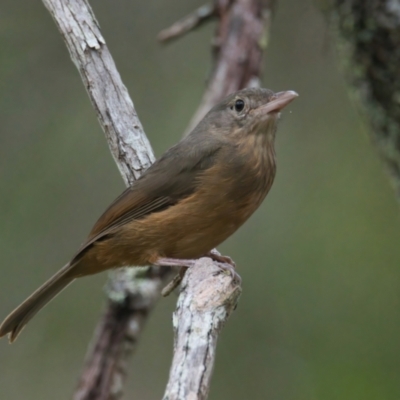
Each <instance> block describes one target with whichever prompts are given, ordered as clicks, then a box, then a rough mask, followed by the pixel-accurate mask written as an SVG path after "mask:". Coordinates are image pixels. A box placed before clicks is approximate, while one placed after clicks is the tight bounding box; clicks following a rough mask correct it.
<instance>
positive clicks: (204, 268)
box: [163, 258, 241, 400]
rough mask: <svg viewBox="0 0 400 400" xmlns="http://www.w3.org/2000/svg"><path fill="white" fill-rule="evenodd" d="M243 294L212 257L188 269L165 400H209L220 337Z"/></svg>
mask: <svg viewBox="0 0 400 400" xmlns="http://www.w3.org/2000/svg"><path fill="white" fill-rule="evenodd" d="M240 293H241V288H240V282H237V281H236V280H235V279H233V278H232V276H230V275H227V274H224V273H223V272H222V271H221V269H220V268H219V267H217V266H216V265H215V264H214V263H213V262H212V261H211V259H209V258H202V259H200V260H199V261H197V263H196V265H195V266H194V267H193V268H189V270H188V272H187V273H186V275H185V278H184V279H183V282H182V290H181V293H180V295H179V299H178V304H177V306H176V311H175V313H174V318H173V324H174V332H175V343H174V358H173V360H172V366H171V370H170V374H169V380H168V385H167V388H166V391H165V394H164V397H163V399H164V400H179V399H191V400H204V399H206V398H207V396H208V392H209V389H210V382H211V375H212V371H213V366H214V361H215V353H216V347H217V339H218V334H219V332H220V331H221V329H222V327H223V325H224V323H225V322H226V320H227V319H228V317H229V315H230V314H231V313H232V311H233V310H234V309H235V307H236V304H237V301H238V298H239V295H240Z"/></svg>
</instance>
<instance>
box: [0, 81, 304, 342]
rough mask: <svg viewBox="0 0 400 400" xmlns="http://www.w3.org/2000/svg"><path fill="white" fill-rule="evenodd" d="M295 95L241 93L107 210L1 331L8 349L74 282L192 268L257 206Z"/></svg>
mask: <svg viewBox="0 0 400 400" xmlns="http://www.w3.org/2000/svg"><path fill="white" fill-rule="evenodd" d="M297 96H298V94H297V93H296V92H294V91H292V90H288V91H283V92H278V93H274V92H273V91H272V90H269V89H264V88H247V89H243V90H240V91H238V92H235V93H232V94H231V95H229V96H227V97H226V98H225V99H223V100H222V101H221V102H220V103H218V104H217V105H215V106H214V107H213V108H211V109H210V111H209V112H208V113H207V114H206V115H205V117H204V118H203V119H202V120H201V121H200V122H199V123H198V125H197V126H196V127H195V128H194V129H193V131H192V132H191V133H190V134H189V135H188V136H186V137H184V138H183V139H181V140H180V141H179V142H178V143H177V144H176V145H174V146H173V147H171V148H170V149H169V150H167V151H166V152H165V153H164V154H163V155H162V156H161V157H160V158H159V159H157V160H156V161H155V162H154V164H152V165H151V166H150V167H149V168H148V169H147V170H146V171H145V172H144V173H143V174H142V175H141V177H140V178H139V179H137V180H136V181H135V182H134V183H133V184H132V185H131V186H130V187H129V188H127V189H126V190H125V191H124V192H123V193H122V194H121V195H120V196H119V197H117V198H116V199H115V200H114V202H112V203H111V205H110V206H109V207H108V208H107V209H106V210H105V212H104V213H103V214H102V215H101V216H100V218H99V219H98V221H97V222H96V223H95V224H94V226H93V228H92V230H91V232H90V234H89V236H88V238H87V240H86V241H85V242H84V243H83V245H82V246H81V247H80V249H79V250H78V251H77V252H76V253H75V255H74V256H73V257H72V259H71V260H70V261H69V262H68V263H67V264H66V265H65V266H64V267H63V268H61V269H60V270H59V271H58V272H57V273H56V274H55V275H53V277H51V278H50V279H49V280H48V281H47V282H45V283H44V284H43V285H42V286H41V287H39V289H37V290H36V291H35V292H34V293H33V294H32V295H31V296H30V297H28V298H27V299H26V300H25V301H24V302H23V303H22V304H21V305H20V306H18V307H17V308H16V309H15V310H14V311H12V312H11V313H10V314H9V315H8V316H7V317H6V318H5V319H4V321H3V322H2V324H1V325H0V337H3V336H5V335H7V334H8V335H9V341H10V343H12V342H13V341H14V340H15V339H16V338H17V336H18V335H19V333H20V332H21V330H22V329H23V328H24V327H25V325H26V324H27V323H28V321H29V320H30V319H31V318H32V317H33V316H34V315H35V314H36V313H37V312H38V311H39V310H40V309H42V308H43V307H44V306H45V305H46V304H47V303H48V302H49V301H50V300H52V299H53V298H54V297H55V296H56V295H57V294H59V293H60V292H61V291H62V290H63V289H64V288H65V287H66V286H68V285H69V284H70V283H71V282H72V281H74V280H75V279H77V278H80V277H83V276H87V275H92V274H96V273H99V272H102V271H105V270H108V269H112V268H117V267H125V266H146V265H159V266H181V267H191V266H193V265H194V261H195V260H196V259H198V258H199V257H203V256H208V257H211V258H212V259H214V260H216V261H219V262H226V261H227V260H228V262H229V258H227V257H223V256H219V255H218V254H216V253H215V252H212V251H211V250H212V249H214V248H215V247H216V246H218V245H219V244H221V243H222V242H223V241H225V240H226V239H227V238H228V237H229V236H231V235H232V234H233V233H234V232H235V231H236V230H237V229H238V228H239V227H240V226H241V225H242V224H243V223H244V222H245V221H246V220H247V219H248V218H249V217H250V216H251V215H252V214H253V213H254V211H255V210H256V209H257V208H258V207H259V206H260V204H261V203H262V201H263V200H264V198H265V197H266V195H267V193H268V192H269V190H270V188H271V186H272V183H273V181H274V177H275V172H276V155H275V147H274V142H275V134H276V130H277V125H278V120H279V118H280V113H281V110H282V109H283V108H284V107H285V106H287V105H288V104H289V103H290V102H291V101H292V100H294V99H295V98H296V97H297Z"/></svg>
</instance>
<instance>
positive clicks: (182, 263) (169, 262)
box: [154, 252, 242, 297]
mask: <svg viewBox="0 0 400 400" xmlns="http://www.w3.org/2000/svg"><path fill="white" fill-rule="evenodd" d="M206 256H207V257H209V258H211V259H212V260H214V261H215V262H216V264H217V265H218V267H219V268H220V269H221V270H222V271H223V272H224V273H227V274H228V275H230V276H231V277H232V279H233V280H234V281H235V282H237V283H238V284H241V283H242V278H241V277H240V275H239V274H238V273H237V272H236V270H235V267H236V264H235V262H234V261H233V260H232V259H231V258H230V257H228V256H221V255H220V254H217V253H214V252H209V253H207V255H206ZM197 261H198V260H192V259H181V258H166V257H160V258H159V259H158V260H157V261H156V262H155V263H154V265H158V266H164V267H181V269H180V271H179V273H178V274H177V275H176V276H175V277H174V278H173V279H172V281H171V282H169V283H168V284H167V285H166V286H165V287H164V289H163V290H162V291H161V294H162V295H163V296H164V297H166V296H168V295H169V294H171V293H172V292H173V291H174V290H175V289H176V288H177V287H178V286H179V285H180V284H181V282H182V280H183V277H184V276H185V273H186V270H187V269H188V268H191V267H193V266H194V265H195V263H196V262H197Z"/></svg>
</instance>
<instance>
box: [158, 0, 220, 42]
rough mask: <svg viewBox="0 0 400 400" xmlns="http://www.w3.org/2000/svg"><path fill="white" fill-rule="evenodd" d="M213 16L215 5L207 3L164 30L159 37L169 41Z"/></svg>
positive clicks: (161, 39)
mask: <svg viewBox="0 0 400 400" xmlns="http://www.w3.org/2000/svg"><path fill="white" fill-rule="evenodd" d="M213 16H215V7H214V6H213V5H211V4H206V5H204V6H201V7H200V8H198V9H197V10H195V11H194V12H192V13H191V14H189V15H187V16H186V17H184V18H182V19H181V20H179V21H178V22H175V23H174V24H173V25H172V26H170V27H169V28H167V29H164V30H162V31H161V32H160V33H159V34H158V36H157V38H158V40H159V41H160V42H168V41H170V40H172V39H177V38H178V37H180V36H182V35H184V34H185V33H188V32H190V31H192V30H194V29H196V28H198V27H199V26H201V25H202V24H204V22H206V21H208V20H210V19H211V18H212V17H213Z"/></svg>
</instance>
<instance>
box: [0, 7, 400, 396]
mask: <svg viewBox="0 0 400 400" xmlns="http://www.w3.org/2000/svg"><path fill="white" fill-rule="evenodd" d="M201 4H202V1H192V2H185V1H184V0H174V1H172V0H170V1H155V0H149V1H146V2H143V1H142V2H139V1H131V0H130V1H128V0H120V1H115V0H114V1H113V0H97V1H93V2H92V5H93V7H94V11H95V13H96V15H97V17H98V20H99V22H100V24H101V27H102V30H103V34H104V36H105V38H106V40H107V42H108V45H109V47H110V50H111V52H112V54H113V56H114V58H115V60H116V63H117V66H118V68H119V70H120V73H121V75H122V78H123V80H124V82H125V84H126V85H127V87H128V88H129V91H130V94H131V96H132V97H133V100H134V102H135V106H136V109H137V111H138V114H139V117H140V118H141V121H142V123H143V125H144V127H145V130H146V133H147V135H148V136H149V138H150V141H151V143H152V145H153V147H154V150H155V152H156V154H157V155H160V154H161V153H162V152H163V151H164V150H165V149H166V148H168V147H169V146H171V145H172V144H174V143H175V142H176V141H178V140H179V138H180V137H181V134H182V132H183V130H184V128H185V127H186V124H187V123H188V121H189V119H190V117H191V115H192V113H193V112H194V110H195V109H196V106H197V105H198V103H199V100H200V98H201V95H202V91H203V88H204V84H205V79H206V77H207V75H208V72H209V71H210V67H211V64H210V40H211V37H212V32H213V28H214V25H213V24H210V25H208V26H206V27H203V28H201V29H200V30H198V31H196V32H194V33H191V34H190V35H187V36H186V37H184V38H182V39H180V40H179V41H177V42H174V43H172V44H170V45H168V46H165V47H161V46H159V45H158V44H157V42H156V40H155V37H156V35H157V33H158V32H159V31H160V30H161V29H162V28H164V27H166V26H168V25H170V24H171V23H172V22H174V21H175V20H176V19H178V18H180V17H182V16H184V15H185V14H187V13H188V12H190V11H191V10H193V9H194V8H195V7H197V6H199V5H201ZM335 58H336V56H335V48H334V45H333V44H332V43H331V37H330V34H329V27H328V26H327V24H326V21H325V20H324V17H323V15H322V14H321V13H320V12H319V11H318V10H316V9H315V8H314V5H313V3H312V2H311V1H302V2H299V1H296V0H280V1H279V5H278V9H277V14H276V17H275V19H274V22H273V29H272V36H271V42H270V46H269V48H268V51H267V54H266V57H265V68H264V80H263V82H264V85H265V86H266V87H269V88H272V89H274V90H277V91H279V90H286V89H293V90H296V91H298V92H299V93H300V98H299V99H298V100H296V101H295V102H294V103H293V104H292V105H291V106H290V107H289V108H288V110H287V111H285V113H284V117H283V119H282V121H281V125H280V129H279V135H278V138H277V153H278V174H277V178H276V181H275V184H274V186H273V189H272V191H271V193H270V195H269V196H268V198H267V200H266V201H265V203H264V204H263V205H262V207H261V208H260V209H259V210H258V211H257V212H256V214H255V215H254V216H253V217H252V218H251V219H250V220H249V221H248V222H247V223H246V225H245V226H244V227H242V228H241V229H240V231H239V232H237V233H236V234H235V235H234V236H233V237H232V238H230V239H229V240H228V241H227V242H226V243H225V244H224V245H222V246H221V247H220V250H221V251H222V252H223V253H224V254H229V255H230V256H232V257H233V258H234V259H235V260H236V262H237V264H238V266H239V271H240V274H241V275H242V278H243V295H242V298H241V300H240V304H239V307H238V309H237V310H236V312H235V313H234V315H233V317H232V318H231V320H230V321H229V323H228V324H227V326H226V327H225V329H224V331H223V334H222V336H221V338H220V342H219V347H218V356H217V363H216V368H215V374H214V377H213V383H212V387H211V395H210V399H212V400H217V399H218V400H219V399H232V400H242V399H273V400H302V399H304V400H316V399H318V400H322V399H323V400H333V399H335V400H339V399H340V400H342V399H351V400H358V399H360V400H369V399H371V400H372V399H374V400H375V399H376V400H378V399H379V400H381V399H384V400H391V399H393V400H394V399H396V400H398V399H399V398H400V379H399V376H400V362H399V358H400V304H399V303H400V301H399V300H400V299H399V293H400V246H399V228H400V212H399V207H398V204H397V203H396V201H395V197H394V194H393V192H392V189H391V188H390V185H389V183H388V180H387V178H386V176H385V173H384V171H383V168H382V166H381V163H380V161H379V159H378V157H377V155H376V154H375V150H374V148H373V146H372V145H371V144H370V140H369V137H368V130H367V128H368V127H367V126H366V124H365V123H364V122H363V121H362V118H361V117H360V116H359V114H358V113H357V110H356V108H355V107H354V105H353V104H352V103H351V102H350V101H349V99H348V96H347V91H346V85H345V82H344V80H343V78H342V76H341V74H340V71H339V69H338V64H339V63H338V62H337V60H335ZM0 60H1V62H0V121H1V125H0V129H1V134H0V179H1V186H0V253H1V263H0V273H1V278H0V318H3V317H4V316H5V315H6V314H7V313H8V312H9V311H10V310H11V309H12V308H13V307H15V306H16V305H18V304H19V302H20V301H22V300H23V299H24V298H25V297H26V296H27V295H29V294H30V293H31V292H32V291H33V290H34V289H36V288H37V287H38V286H39V285H40V284H41V283H43V281H44V280H45V279H47V278H48V277H49V276H50V275H52V274H53V272H55V271H56V270H57V269H58V268H60V267H61V266H62V265H63V264H64V263H65V262H66V261H67V260H68V259H69V257H70V256H71V255H72V254H73V253H74V251H75V250H76V248H77V247H78V246H79V244H80V243H81V242H82V240H83V239H84V238H85V236H86V234H87V233H88V231H89V230H90V228H91V225H92V224H93V222H94V221H95V220H96V218H97V217H98V216H99V214H100V213H101V212H102V211H103V210H104V208H105V207H106V206H107V205H108V203H109V202H110V201H112V200H113V198H114V197H116V196H117V195H118V194H119V193H120V192H121V191H122V190H123V187H124V186H123V183H122V180H121V177H120V176H119V173H118V170H117V168H116V166H115V165H114V162H113V160H112V158H111V156H110V153H109V150H108V148H107V145H106V141H105V140H104V137H103V133H102V131H101V129H100V127H99V124H98V123H97V120H96V116H95V113H94V112H93V110H92V108H91V105H90V103H89V100H88V98H87V95H86V93H85V90H84V88H83V85H82V83H81V80H80V78H79V75H78V73H77V71H76V70H75V67H74V66H73V64H72V63H71V61H70V59H69V56H68V53H67V50H66V48H65V46H64V44H63V42H62V39H61V37H60V35H59V34H58V31H57V30H56V27H55V24H54V23H53V21H52V20H51V18H50V16H49V14H48V13H47V11H46V10H45V8H44V7H43V5H42V4H41V2H40V1H35V2H33V1H22V0H3V1H2V4H1V6H0ZM105 279H106V274H101V275H99V276H95V277H91V278H90V279H82V280H80V281H79V282H76V283H75V284H74V285H72V286H71V287H69V288H68V290H66V291H65V292H64V293H63V294H62V295H61V296H59V297H58V298H57V299H56V301H54V302H53V303H51V304H50V305H49V306H48V307H47V308H46V309H45V310H44V311H43V312H41V313H40V314H39V315H38V316H37V317H35V319H34V320H33V321H32V322H31V323H30V324H29V326H28V327H27V329H26V330H25V331H24V332H23V334H22V335H21V337H20V338H19V339H18V341H17V342H16V343H15V344H14V345H13V346H9V345H8V343H7V341H6V340H2V341H0V399H1V400H19V399H30V400H36V399H38V400H47V399H48V400H53V399H57V400H61V399H68V398H70V396H71V393H72V391H73V388H74V385H75V383H76V379H77V376H78V374H79V372H80V369H81V366H82V361H83V357H84V354H85V352H86V348H87V345H88V342H89V340H90V338H91V336H92V332H93V328H94V326H95V324H96V321H97V320H98V317H99V315H100V313H101V310H102V309H103V305H104V295H103V291H102V286H103V284H104V282H105ZM175 302H176V296H175V295H172V296H171V297H170V298H168V299H166V300H162V301H160V303H159V304H158V306H157V308H156V310H155V312H154V313H153V315H152V316H151V318H150V321H149V323H148V325H147V327H146V330H145V332H144V335H143V338H142V341H141V343H140V346H139V349H138V351H137V354H136V355H135V357H134V358H133V359H132V360H131V361H130V366H129V377H128V382H127V388H126V394H125V397H124V399H141V400H153V399H159V398H161V397H162V393H163V390H164V386H165V384H166V380H167V376H168V369H169V364H170V360H171V352H172V327H171V313H172V311H173V309H174V305H175Z"/></svg>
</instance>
